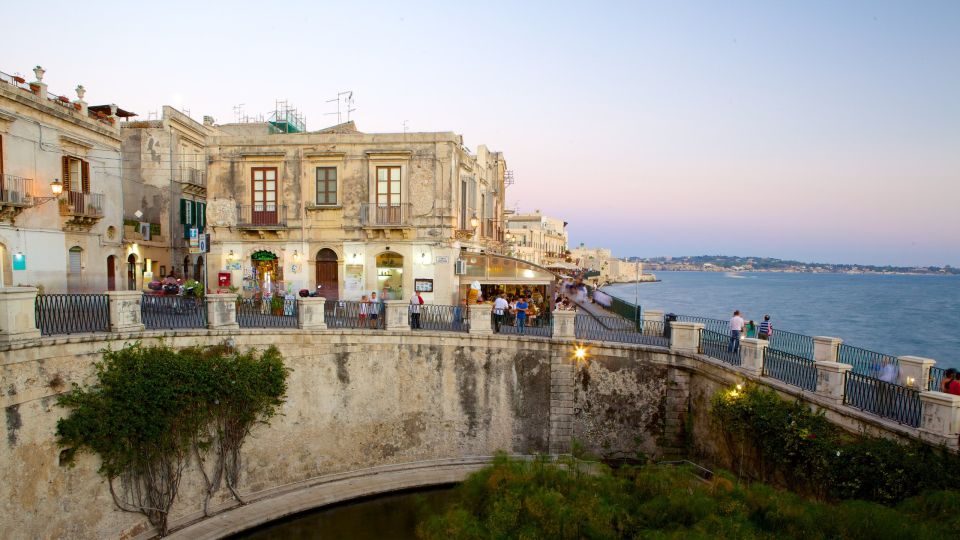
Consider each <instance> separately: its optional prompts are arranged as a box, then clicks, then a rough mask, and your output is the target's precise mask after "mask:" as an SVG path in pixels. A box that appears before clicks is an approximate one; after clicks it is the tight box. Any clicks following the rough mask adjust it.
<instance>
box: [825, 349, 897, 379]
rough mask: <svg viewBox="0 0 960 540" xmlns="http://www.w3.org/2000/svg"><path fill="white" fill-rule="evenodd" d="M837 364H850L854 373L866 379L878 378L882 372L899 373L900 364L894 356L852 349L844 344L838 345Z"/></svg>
mask: <svg viewBox="0 0 960 540" xmlns="http://www.w3.org/2000/svg"><path fill="white" fill-rule="evenodd" d="M837 362H840V363H841V364H850V365H851V366H853V372H854V373H856V374H858V375H866V376H867V377H874V378H880V374H881V372H883V371H884V370H893V371H894V372H895V373H899V371H900V363H899V362H898V361H897V358H896V357H895V356H890V355H889V354H883V353H878V352H875V351H869V350H867V349H861V348H860V347H852V346H850V345H847V344H846V343H841V344H840V349H839V351H838V352H837Z"/></svg>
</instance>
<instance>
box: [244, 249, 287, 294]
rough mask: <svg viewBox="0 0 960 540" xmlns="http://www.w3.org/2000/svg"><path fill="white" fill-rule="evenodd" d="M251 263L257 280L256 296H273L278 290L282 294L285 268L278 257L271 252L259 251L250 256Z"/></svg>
mask: <svg viewBox="0 0 960 540" xmlns="http://www.w3.org/2000/svg"><path fill="white" fill-rule="evenodd" d="M250 261H251V263H252V266H253V275H254V279H255V280H256V284H255V290H254V292H255V294H259V295H261V296H272V295H273V294H275V293H276V292H277V291H278V290H279V291H280V292H281V294H282V288H283V283H282V282H283V267H282V266H280V260H279V259H278V258H277V256H276V255H275V254H273V253H270V252H269V251H257V252H256V253H254V254H253V255H251V256H250Z"/></svg>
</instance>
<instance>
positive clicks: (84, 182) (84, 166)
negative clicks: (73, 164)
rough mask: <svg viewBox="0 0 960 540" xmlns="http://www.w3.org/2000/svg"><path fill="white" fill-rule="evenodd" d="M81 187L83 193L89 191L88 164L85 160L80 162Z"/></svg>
mask: <svg viewBox="0 0 960 540" xmlns="http://www.w3.org/2000/svg"><path fill="white" fill-rule="evenodd" d="M80 177H81V186H80V187H81V188H82V189H83V192H84V193H90V164H89V163H87V162H86V161H81V162H80Z"/></svg>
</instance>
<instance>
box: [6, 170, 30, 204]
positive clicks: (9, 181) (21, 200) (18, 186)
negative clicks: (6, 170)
mask: <svg viewBox="0 0 960 540" xmlns="http://www.w3.org/2000/svg"><path fill="white" fill-rule="evenodd" d="M32 193H33V180H31V179H30V178H23V177H20V176H14V175H12V174H4V175H0V202H2V203H4V204H9V205H14V206H29V205H30V204H31V203H32V202H33V201H32V199H31V194H32Z"/></svg>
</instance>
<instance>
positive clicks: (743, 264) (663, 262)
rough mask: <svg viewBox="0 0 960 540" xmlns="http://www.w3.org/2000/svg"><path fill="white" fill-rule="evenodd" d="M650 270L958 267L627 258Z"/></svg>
mask: <svg viewBox="0 0 960 540" xmlns="http://www.w3.org/2000/svg"><path fill="white" fill-rule="evenodd" d="M629 260H630V261H641V262H642V263H644V266H645V267H647V268H648V269H650V270H651V271H652V270H718V271H731V270H735V271H741V270H744V271H760V272H841V273H849V272H869V273H881V274H951V275H960V268H954V267H952V266H950V265H947V266H944V267H940V266H917V267H913V266H874V265H869V264H828V263H813V262H801V261H791V260H783V259H774V258H771V257H738V256H732V255H695V256H684V257H648V258H642V257H630V258H629Z"/></svg>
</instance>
